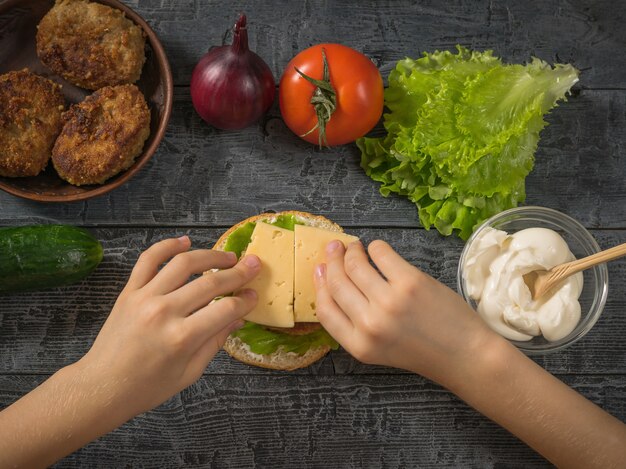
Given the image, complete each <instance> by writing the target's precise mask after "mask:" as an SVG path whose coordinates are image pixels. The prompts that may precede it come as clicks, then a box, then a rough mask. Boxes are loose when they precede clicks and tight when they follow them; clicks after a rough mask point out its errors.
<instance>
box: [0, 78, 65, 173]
mask: <svg viewBox="0 0 626 469" xmlns="http://www.w3.org/2000/svg"><path fill="white" fill-rule="evenodd" d="M64 108H65V100H64V98H63V94H61V86H60V85H58V84H57V83H55V82H53V81H51V80H48V79H47V78H44V77H41V76H39V75H36V74H34V73H32V72H30V71H28V69H24V70H19V71H12V72H8V73H5V74H4V75H0V176H6V177H26V176H36V175H37V174H39V173H40V172H41V171H43V170H44V169H45V167H46V165H47V164H48V160H49V159H50V155H51V151H52V145H54V141H55V139H56V138H57V135H59V132H61V127H62V125H63V122H62V119H61V116H62V114H63V110H64Z"/></svg>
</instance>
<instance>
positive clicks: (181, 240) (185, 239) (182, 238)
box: [178, 235, 189, 244]
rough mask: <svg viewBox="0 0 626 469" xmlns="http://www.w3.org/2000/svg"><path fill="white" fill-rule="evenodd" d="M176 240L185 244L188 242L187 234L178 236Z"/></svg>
mask: <svg viewBox="0 0 626 469" xmlns="http://www.w3.org/2000/svg"><path fill="white" fill-rule="evenodd" d="M178 241H180V242H181V243H183V244H187V243H188V242H189V236H187V235H184V236H181V237H180V238H178Z"/></svg>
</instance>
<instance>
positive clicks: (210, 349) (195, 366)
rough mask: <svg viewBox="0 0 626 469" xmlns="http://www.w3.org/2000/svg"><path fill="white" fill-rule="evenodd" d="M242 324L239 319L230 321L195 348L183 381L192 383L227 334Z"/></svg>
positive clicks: (218, 348) (219, 347)
mask: <svg viewBox="0 0 626 469" xmlns="http://www.w3.org/2000/svg"><path fill="white" fill-rule="evenodd" d="M243 325H244V322H243V321H242V320H240V319H238V320H237V321H234V322H231V323H230V324H229V325H228V326H226V327H225V328H224V329H222V330H221V331H219V332H218V333H217V334H215V335H214V336H213V337H211V338H209V339H208V340H207V341H206V342H204V343H203V344H202V345H200V347H199V348H198V350H196V352H195V353H194V355H193V357H192V358H191V360H190V362H189V365H188V366H187V369H186V370H185V375H188V376H186V377H185V378H184V381H186V383H187V384H188V385H189V384H192V383H194V382H195V381H197V380H198V379H199V378H200V376H202V373H203V372H204V370H206V367H207V366H208V364H209V362H210V361H211V360H212V359H213V357H214V356H215V355H216V354H217V352H219V350H220V349H221V348H222V347H223V346H224V344H225V343H226V339H227V338H228V336H229V335H230V334H231V333H232V332H234V331H236V330H237V329H239V328H241V327H242V326H243Z"/></svg>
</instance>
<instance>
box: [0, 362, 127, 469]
mask: <svg viewBox="0 0 626 469" xmlns="http://www.w3.org/2000/svg"><path fill="white" fill-rule="evenodd" d="M116 388H117V386H116V383H110V382H106V381H104V380H100V379H95V378H94V376H93V375H92V374H91V373H88V372H86V371H85V367H84V366H83V364H81V363H80V362H79V363H77V364H74V365H70V366H68V367H66V368H63V369H62V370H60V371H58V372H57V373H55V374H54V375H53V376H52V377H50V379H48V380H47V381H46V382H44V383H43V384H42V385H41V386H39V387H38V388H36V389H35V390H33V391H32V392H30V393H29V394H27V395H26V396H24V397H23V398H21V399H20V400H19V401H17V402H15V403H14V404H13V405H11V406H10V407H8V408H6V409H5V410H4V411H2V412H1V413H0V467H29V468H31V467H46V466H48V465H50V464H52V463H53V462H55V461H57V460H58V459H60V458H62V457H64V456H66V455H68V454H70V453H71V452H73V451H75V450H76V449H78V448H80V447H81V446H83V445H85V444H86V443H88V442H90V441H92V440H93V439H95V438H97V437H99V436H101V435H103V434H104V433H106V432H108V431H110V430H112V429H114V428H116V427H117V426H119V425H121V424H122V423H123V422H124V421H125V420H127V419H128V418H130V417H131V415H128V412H127V410H126V409H125V408H124V406H123V405H120V404H121V403H120V402H119V398H118V394H117V392H115V391H114V389H116Z"/></svg>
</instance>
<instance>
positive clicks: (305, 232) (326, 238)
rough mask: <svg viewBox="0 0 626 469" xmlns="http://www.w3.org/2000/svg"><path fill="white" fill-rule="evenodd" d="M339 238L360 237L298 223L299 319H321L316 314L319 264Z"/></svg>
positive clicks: (296, 278) (296, 299) (296, 308)
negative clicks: (314, 273)
mask: <svg viewBox="0 0 626 469" xmlns="http://www.w3.org/2000/svg"><path fill="white" fill-rule="evenodd" d="M334 239H338V240H339V241H341V242H342V243H343V244H344V245H346V246H347V245H348V244H350V243H351V242H353V241H358V240H359V238H357V237H356V236H352V235H347V234H345V233H338V232H336V231H330V230H324V229H321V228H316V227H313V226H305V225H296V226H295V276H294V316H295V321H296V322H319V320H318V319H317V315H316V314H315V284H314V283H313V271H314V269H315V266H316V265H318V264H323V263H325V262H326V245H327V244H328V243H330V242H331V241H332V240H334Z"/></svg>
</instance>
